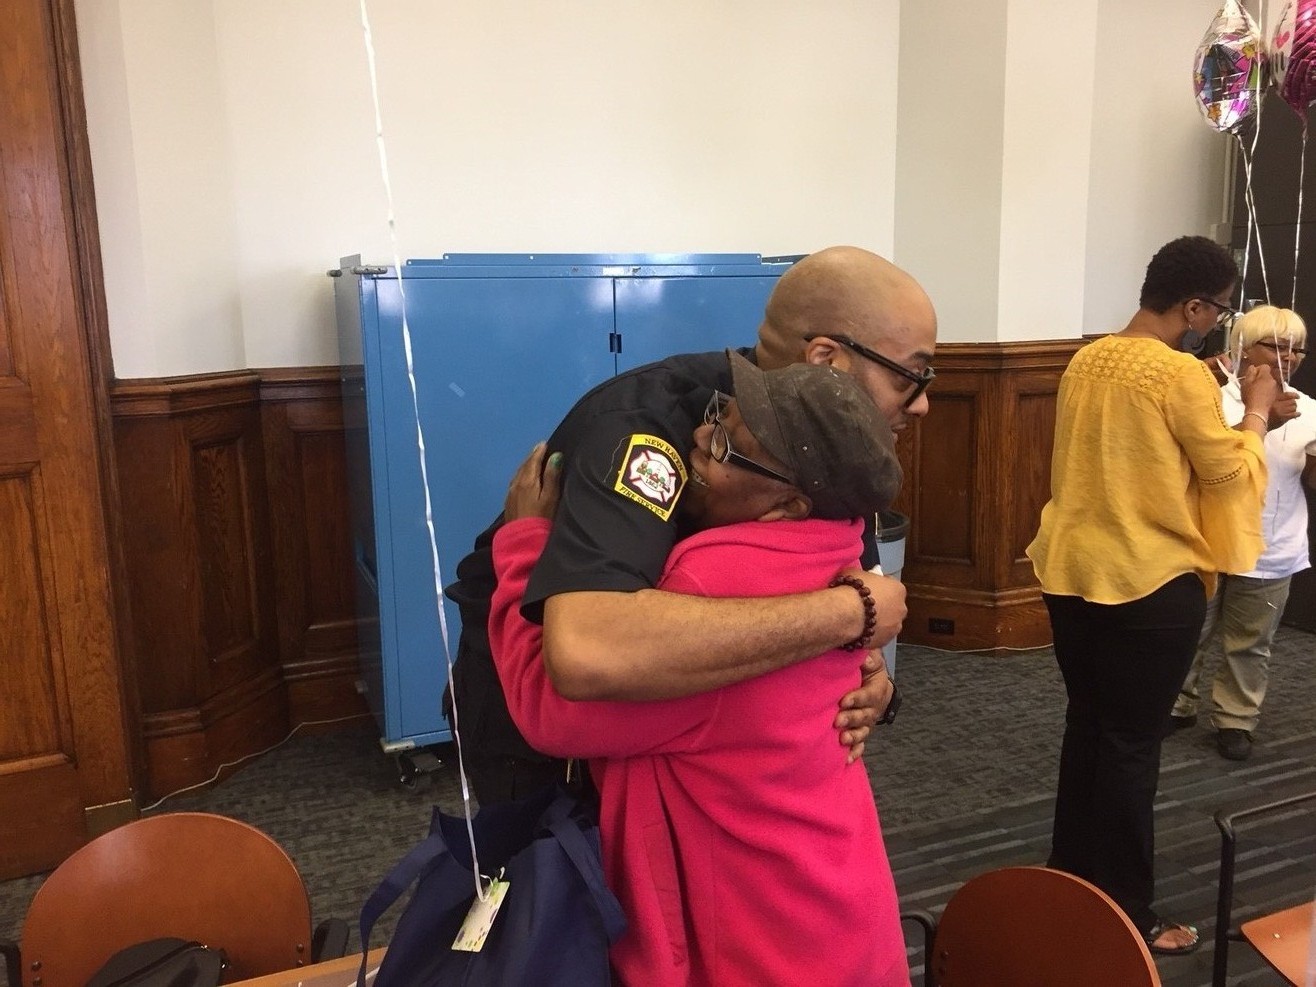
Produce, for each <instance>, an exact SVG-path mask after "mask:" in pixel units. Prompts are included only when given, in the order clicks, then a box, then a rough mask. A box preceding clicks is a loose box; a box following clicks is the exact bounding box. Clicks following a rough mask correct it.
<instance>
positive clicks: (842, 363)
mask: <svg viewBox="0 0 1316 987" xmlns="http://www.w3.org/2000/svg"><path fill="white" fill-rule="evenodd" d="M804 362H805V363H812V364H814V365H815V366H827V367H835V368H836V369H837V370H839V371H841V372H842V373H849V372H850V351H849V350H847V349H846V348H845V347H844V346H842V345H841V344H839V343H835V342H833V341H832V340H831V339H830V338H828V337H827V336H819V337H818V338H817V339H811V340H809V341H808V342H807V343H805V344H804Z"/></svg>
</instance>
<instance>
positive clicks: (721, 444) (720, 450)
mask: <svg viewBox="0 0 1316 987" xmlns="http://www.w3.org/2000/svg"><path fill="white" fill-rule="evenodd" d="M730 400H731V399H730V398H729V397H727V396H726V395H725V394H723V393H722V392H721V391H714V392H713V396H712V397H711V398H710V399H709V401H708V407H707V408H705V409H704V424H705V425H712V426H713V435H712V438H710V439H709V441H708V454H709V455H710V456H712V457H713V459H714V460H715V461H716V462H719V463H730V464H731V465H732V466H739V467H740V468H741V469H743V470H749V471H750V472H751V473H757V474H758V475H759V476H766V477H767V478H768V479H769V480H777V481H779V482H781V483H788V484H790V485H791V486H794V485H795V481H794V480H792V479H791V478H790V477H789V476H784V475H783V474H781V473H778V472H777V471H776V470H774V469H772V468H771V467H769V466H764V465H763V464H762V463H756V462H754V460H752V459H750V458H749V457H748V456H742V455H741V454H740V453H738V452H736V450H734V449H732V448H731V437H730V436H728V435H727V427H726V425H725V424H724V423H723V421H722V417H723V416H724V415H725V414H726V411H727V402H729V401H730Z"/></svg>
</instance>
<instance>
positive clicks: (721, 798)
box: [490, 353, 909, 987]
mask: <svg viewBox="0 0 1316 987" xmlns="http://www.w3.org/2000/svg"><path fill="white" fill-rule="evenodd" d="M728 358H729V359H730V360H731V361H732V370H733V376H734V381H735V391H736V398H735V399H734V400H733V399H728V398H726V397H725V396H724V395H721V394H717V393H715V394H714V395H713V396H712V399H711V400H710V402H709V406H708V411H707V412H706V414H705V423H704V424H703V425H702V426H701V427H700V428H698V429H697V430H696V431H695V451H694V452H693V454H692V456H691V467H692V477H691V481H692V482H691V483H690V484H688V485H687V488H686V490H685V491H684V492H683V494H682V496H683V498H685V500H684V502H683V503H682V504H681V508H682V510H683V512H684V514H685V517H686V519H687V521H688V522H690V523H691V524H692V525H693V526H696V527H698V528H700V529H701V530H699V531H697V532H696V533H694V534H692V535H691V536H690V537H688V538H686V539H684V540H683V541H681V542H679V543H678V544H677V546H676V548H675V549H674V551H673V552H672V554H671V556H670V558H669V559H668V562H667V567H666V569H665V571H664V574H663V578H662V581H661V583H660V588H662V589H666V590H669V591H675V592H680V593H690V594H695V595H701V596H719V597H752V596H767V595H775V594H780V593H792V592H799V591H805V590H811V589H818V588H821V587H824V586H827V585H828V584H829V583H831V584H836V583H837V581H838V578H839V580H840V581H843V580H844V578H845V577H844V575H843V576H841V577H837V573H838V572H842V573H843V571H844V570H846V569H847V568H854V567H856V566H857V563H858V559H859V554H860V537H861V532H862V529H863V524H862V522H861V521H860V520H858V519H859V518H861V517H862V516H864V515H866V514H871V513H874V512H876V511H878V510H880V509H883V508H885V507H886V506H888V505H889V503H890V501H891V499H892V498H893V497H894V496H895V493H896V491H897V490H898V489H899V484H900V475H899V470H898V468H896V467H895V466H894V463H895V458H894V452H893V445H892V436H891V432H890V429H889V427H888V426H887V424H886V423H885V421H884V420H883V418H882V415H881V413H880V412H879V411H878V409H877V408H876V406H875V405H873V403H872V402H871V400H870V399H869V398H868V397H867V396H866V395H865V394H864V393H863V392H862V390H860V388H859V387H858V385H857V384H856V383H855V382H854V380H853V379H852V378H851V377H849V376H848V375H846V374H842V373H838V372H836V371H833V370H831V369H830V368H828V367H818V366H810V365H804V364H801V365H796V366H791V367H787V368H784V369H781V370H775V371H769V372H764V371H760V370H759V369H758V368H757V367H755V366H754V365H753V364H750V363H749V362H748V361H746V360H744V359H743V358H742V357H739V356H737V355H735V354H732V353H729V354H728ZM542 457H543V450H542V448H540V449H536V451H535V453H534V454H532V456H531V458H530V459H529V460H528V461H527V462H526V464H525V465H524V466H523V467H522V469H521V471H520V472H519V473H518V475H517V478H516V479H515V480H514V481H513V485H512V488H511V490H510V491H509V494H508V501H507V519H508V523H507V524H506V525H505V526H504V527H503V528H502V530H501V531H500V532H499V533H498V536H497V538H496V539H495V542H494V562H495V567H496V569H497V572H498V591H497V593H496V594H495V596H494V599H493V611H492V615H491V618H490V638H491V643H492V645H493V654H494V660H495V663H496V665H497V667H498V673H499V676H500V678H501V680H502V683H503V689H504V691H505V693H506V695H507V698H508V705H509V708H510V709H511V712H512V716H513V718H514V719H515V721H516V724H517V727H518V728H519V729H520V730H521V731H522V732H523V733H524V734H525V736H526V738H527V739H528V740H529V741H530V743H531V744H532V745H534V746H535V747H536V748H537V749H540V750H543V751H546V752H548V753H551V754H556V755H560V756H572V757H588V758H589V759H590V769H591V773H592V774H593V777H594V780H595V782H596V783H597V785H598V788H599V792H600V831H601V837H602V847H603V858H604V868H605V871H606V873H607V875H608V879H609V883H610V885H611V886H612V888H613V889H614V891H615V892H616V893H617V895H618V897H619V899H620V900H621V903H622V906H623V907H624V909H625V910H626V914H627V919H628V921H629V923H630V925H629V929H628V931H627V932H626V934H625V935H624V936H623V937H622V938H621V939H620V940H619V941H618V942H617V943H616V945H615V946H614V947H613V950H612V964H613V970H614V974H615V977H616V979H617V981H618V982H619V983H621V984H629V985H637V984H645V985H651V984H660V985H675V984H691V985H704V984H707V985H717V987H726V985H737V984H745V985H755V987H769V985H775V984H781V985H787V984H799V983H804V982H813V983H819V984H850V983H856V984H857V983H864V984H880V985H897V987H905V985H908V983H909V970H908V966H907V963H906V959H905V946H904V940H903V937H902V935H901V931H900V919H899V908H898V904H897V900H896V892H895V885H894V882H893V881H892V877H891V868H890V865H889V863H888V861H887V857H886V852H885V849H884V847H883V844H882V835H881V831H880V829H879V825H878V817H877V810H876V807H875V805H874V801H873V793H872V789H871V787H870V785H869V782H868V776H867V772H866V770H865V768H864V765H863V764H862V763H859V762H856V763H850V761H849V759H848V757H847V752H846V750H845V749H844V748H842V747H840V746H839V745H838V744H837V743H836V737H835V733H834V731H833V730H832V729H831V723H832V719H833V717H834V716H835V712H836V710H835V702H836V696H838V695H841V694H843V693H844V692H845V690H846V688H848V687H850V686H851V685H853V683H855V682H856V681H858V677H859V654H861V653H862V650H861V649H863V648H864V646H865V645H866V644H867V643H868V642H867V640H866V638H867V636H868V633H870V632H871V628H872V621H871V620H869V621H868V623H867V626H868V627H869V629H870V630H869V632H866V633H865V634H864V635H861V637H860V638H859V639H857V640H856V641H854V642H852V645H851V647H849V648H848V649H837V650H834V651H828V652H826V653H824V654H820V655H818V656H817V657H816V658H813V659H811V660H808V661H804V662H801V663H799V664H797V665H794V666H792V667H788V668H785V669H780V670H777V671H773V672H769V673H767V674H764V675H762V676H760V677H759V678H756V679H752V680H750V681H747V682H742V683H739V684H737V685H732V686H727V687H725V688H721V689H717V690H715V691H712V692H707V693H703V694H701V695H696V696H691V697H687V698H681V699H669V700H660V701H656V702H649V703H609V702H572V701H569V700H565V699H562V698H561V697H560V696H558V694H557V693H556V692H555V691H554V689H553V687H552V684H551V682H550V678H549V673H548V670H546V668H545V666H544V664H543V661H542V659H541V657H540V628H539V627H538V626H537V625H535V624H533V623H530V622H529V621H527V620H525V619H524V618H523V617H522V615H521V613H520V606H519V603H520V598H521V596H522V593H523V590H524V587H525V584H526V580H527V579H528V577H529V573H530V570H531V568H532V567H533V565H534V562H535V560H536V559H537V558H538V555H539V552H540V550H541V549H542V547H543V545H544V542H545V540H546V537H547V533H548V530H549V527H550V525H551V516H552V509H553V506H554V503H555V500H556V492H557V488H556V484H557V471H556V469H555V468H554V466H553V465H550V466H549V468H548V469H547V470H546V471H545V472H544V473H543V480H542V484H541V479H540V476H541V466H542V465H543V463H542ZM856 582H857V581H856ZM856 593H857V594H858V595H857V597H856V606H858V605H861V604H862V605H863V606H864V608H865V611H866V613H867V614H868V615H869V616H872V611H871V610H870V607H871V603H870V601H868V600H867V598H866V596H865V595H864V594H863V592H862V590H861V589H860V587H859V586H856ZM662 646H663V628H662V627H660V626H637V627H636V628H635V648H636V649H637V651H638V650H643V651H645V652H649V653H652V652H654V651H658V652H660V653H661V650H662ZM617 659H618V661H625V660H626V656H625V655H618V656H617Z"/></svg>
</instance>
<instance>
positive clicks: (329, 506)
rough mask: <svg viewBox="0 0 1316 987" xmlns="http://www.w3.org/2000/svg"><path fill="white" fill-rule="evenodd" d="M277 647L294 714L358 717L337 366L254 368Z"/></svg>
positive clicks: (308, 718) (361, 704)
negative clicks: (272, 563) (269, 527)
mask: <svg viewBox="0 0 1316 987" xmlns="http://www.w3.org/2000/svg"><path fill="white" fill-rule="evenodd" d="M259 373H260V377H261V408H262V426H263V429H264V440H265V450H266V461H267V464H268V469H269V484H268V493H269V501H270V517H271V519H272V535H273V549H274V560H275V583H276V590H277V592H276V597H277V599H278V601H279V613H278V624H279V655H280V663H281V665H282V668H283V678H284V681H285V683H286V685H287V693H288V703H289V709H290V715H291V719H292V721H293V722H294V723H308V722H314V721H320V720H331V719H340V718H343V717H350V716H366V715H368V711H367V709H366V704H365V700H364V698H363V697H362V696H361V695H360V693H359V692H358V690H357V680H358V678H359V677H360V663H359V661H358V657H357V650H358V644H357V623H356V595H355V586H354V583H353V579H354V575H353V574H354V571H355V565H354V564H353V558H352V540H351V533H350V531H351V528H350V524H349V517H348V512H349V506H348V472H347V463H346V455H345V445H344V441H343V428H344V420H343V402H342V396H341V385H340V383H339V376H340V373H341V371H340V369H339V368H338V367H317V368H296V369H289V370H262V371H260V372H259Z"/></svg>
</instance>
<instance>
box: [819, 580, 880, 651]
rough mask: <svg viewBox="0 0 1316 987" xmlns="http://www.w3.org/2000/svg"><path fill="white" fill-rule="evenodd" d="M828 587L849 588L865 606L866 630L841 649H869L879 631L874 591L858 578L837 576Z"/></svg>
mask: <svg viewBox="0 0 1316 987" xmlns="http://www.w3.org/2000/svg"><path fill="white" fill-rule="evenodd" d="M827 586H828V588H829V589H833V588H835V587H837V586H849V587H851V588H852V589H853V590H854V591H855V592H856V593H858V594H859V600H860V602H862V603H863V605H864V630H863V633H862V634H860V635H859V636H858V637H857V638H855V639H854V640H853V641H851V642H850V643H849V644H843V645H841V648H842V649H843V650H845V651H858V650H859V649H860V648H867V647H868V642H869V641H871V640H872V639H873V632H874V631H875V630H877V604H876V603H875V602H873V591H872V590H870V589H869V588H868V587H867V586H865V585H864V581H863V580H862V579H860V578H859V577H858V576H837V577H836V578H835V579H833V580H832V581H831V582H830V583H828V584H827Z"/></svg>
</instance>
